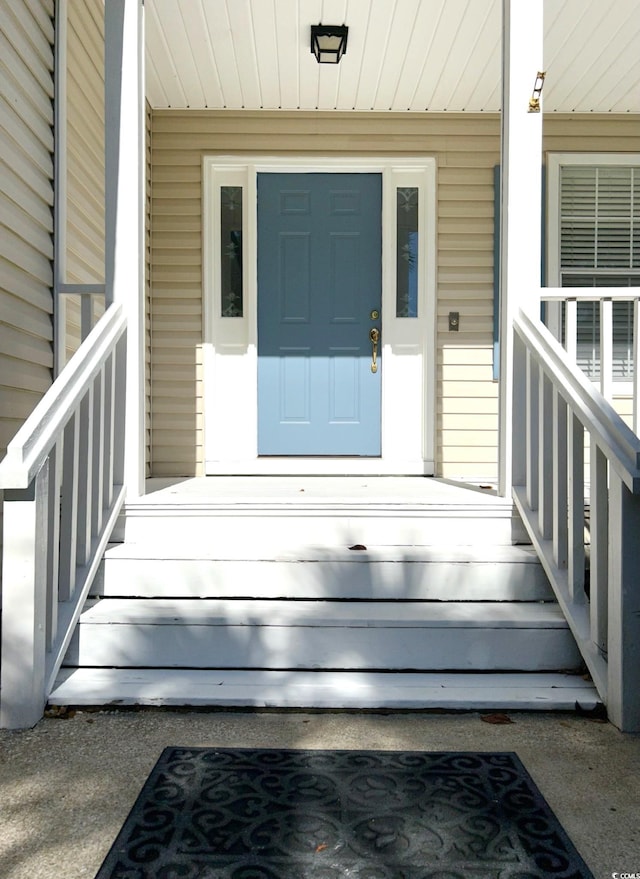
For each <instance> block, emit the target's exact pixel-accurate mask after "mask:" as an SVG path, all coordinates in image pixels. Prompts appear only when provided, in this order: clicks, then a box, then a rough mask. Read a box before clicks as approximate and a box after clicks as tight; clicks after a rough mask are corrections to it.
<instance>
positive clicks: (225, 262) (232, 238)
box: [220, 186, 243, 317]
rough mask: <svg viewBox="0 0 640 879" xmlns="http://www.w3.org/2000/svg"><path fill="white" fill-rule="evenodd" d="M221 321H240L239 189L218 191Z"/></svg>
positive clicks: (240, 212) (235, 187)
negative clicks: (237, 318) (232, 318)
mask: <svg viewBox="0 0 640 879" xmlns="http://www.w3.org/2000/svg"><path fill="white" fill-rule="evenodd" d="M220 279H221V286H222V306H221V315H222V317H242V315H243V302H242V187H241V186H222V187H221V189H220Z"/></svg>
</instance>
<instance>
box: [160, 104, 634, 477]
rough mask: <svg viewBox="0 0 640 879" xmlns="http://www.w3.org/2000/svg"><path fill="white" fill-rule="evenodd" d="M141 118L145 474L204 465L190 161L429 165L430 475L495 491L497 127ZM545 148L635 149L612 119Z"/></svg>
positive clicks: (400, 118) (246, 117) (435, 120)
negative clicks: (146, 279)
mask: <svg viewBox="0 0 640 879" xmlns="http://www.w3.org/2000/svg"><path fill="white" fill-rule="evenodd" d="M152 119H153V121H152V138H153V141H152V183H153V198H152V212H151V224H152V266H151V270H152V348H151V376H152V403H151V413H152V414H151V418H152V460H153V467H152V469H153V473H154V474H155V475H191V474H194V473H200V472H202V466H203V450H202V416H203V412H202V376H201V368H200V352H201V343H202V246H201V238H202V220H201V217H202V203H201V167H202V158H203V156H205V155H215V154H225V155H229V154H240V155H241V154H254V155H260V154H263V155H292V156H293V155H295V156H309V157H312V156H314V155H322V156H349V155H351V156H353V155H359V156H376V155H387V156H393V155H398V156H404V155H428V156H433V157H435V159H436V161H437V166H438V171H437V220H436V222H437V376H436V381H437V384H436V387H437V411H436V413H434V417H435V424H436V469H437V473H438V474H440V475H442V476H447V477H466V478H478V479H483V480H484V479H486V480H489V479H495V478H496V474H497V445H498V385H497V383H496V382H494V381H493V370H492V357H493V233H494V187H493V168H494V166H495V165H496V164H498V162H499V159H500V120H499V117H498V116H495V115H494V116H490V115H471V114H469V115H467V114H465V115H457V116H454V115H450V114H410V113H393V114H392V113H387V114H382V113H306V112H305V113H277V112H270V111H264V112H236V111H233V112H231V111H229V112H214V111H177V110H174V111H172V110H158V111H154V112H153V117H152ZM609 126H611V131H612V133H609ZM545 138H546V140H545V148H547V149H554V150H555V149H563V150H572V151H578V150H593V149H597V150H600V149H616V148H617V149H625V148H626V149H637V148H638V143H637V141H638V135H637V124H636V123H635V122H634V120H633V119H631V118H628V117H622V116H616V117H606V118H600V119H596V118H593V117H564V116H558V117H555V116H554V117H552V118H550V119H548V120H546V121H545ZM592 144H593V145H592ZM614 144H617V147H616V146H614ZM549 145H551V146H549ZM634 145H635V146H634ZM450 311H457V312H459V314H460V325H459V332H450V331H449V329H448V314H449V312H450Z"/></svg>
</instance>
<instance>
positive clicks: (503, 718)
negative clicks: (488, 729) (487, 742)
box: [480, 714, 513, 725]
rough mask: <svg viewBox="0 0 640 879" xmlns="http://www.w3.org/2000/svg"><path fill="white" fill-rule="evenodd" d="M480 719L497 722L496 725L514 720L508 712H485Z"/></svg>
mask: <svg viewBox="0 0 640 879" xmlns="http://www.w3.org/2000/svg"><path fill="white" fill-rule="evenodd" d="M480 720H482V721H484V722H485V723H495V724H496V725H498V724H504V723H513V720H511V718H510V717H509V715H508V714H483V715H481V717H480Z"/></svg>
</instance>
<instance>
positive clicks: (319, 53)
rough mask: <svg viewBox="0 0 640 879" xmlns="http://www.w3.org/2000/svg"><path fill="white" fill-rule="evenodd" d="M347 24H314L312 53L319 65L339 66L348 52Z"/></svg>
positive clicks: (312, 26) (312, 29)
mask: <svg viewBox="0 0 640 879" xmlns="http://www.w3.org/2000/svg"><path fill="white" fill-rule="evenodd" d="M348 33H349V28H348V27H347V26H346V24H312V25H311V51H312V52H313V54H314V55H315V56H316V61H317V62H318V64H338V63H339V62H340V59H341V58H342V56H343V55H344V54H345V52H346V51H347V34H348Z"/></svg>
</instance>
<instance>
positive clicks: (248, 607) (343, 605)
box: [80, 598, 567, 629]
mask: <svg viewBox="0 0 640 879" xmlns="http://www.w3.org/2000/svg"><path fill="white" fill-rule="evenodd" d="M80 624H81V626H85V625H100V624H105V625H122V626H124V625H154V626H163V625H164V626H175V625H189V626H224V627H229V626H248V627H320V626H327V627H347V628H378V627H381V628H465V629H469V628H482V629H486V628H523V629H531V628H544V629H550V628H557V629H566V628H567V623H566V620H565V618H564V616H563V615H562V611H561V610H560V608H559V606H558V605H557V604H555V603H554V602H531V603H525V602H474V601H469V602H444V601H443V602H421V601H388V602H385V601H321V600H320V601H306V600H301V601H290V600H286V599H267V600H264V599H228V600H218V599H190V598H186V599H167V598H151V599H149V598H146V599H145V598H106V599H102V600H100V601H97V602H96V603H95V604H93V605H92V606H89V607H87V609H86V610H85V611H84V613H83V614H82V617H81V619H80Z"/></svg>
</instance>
